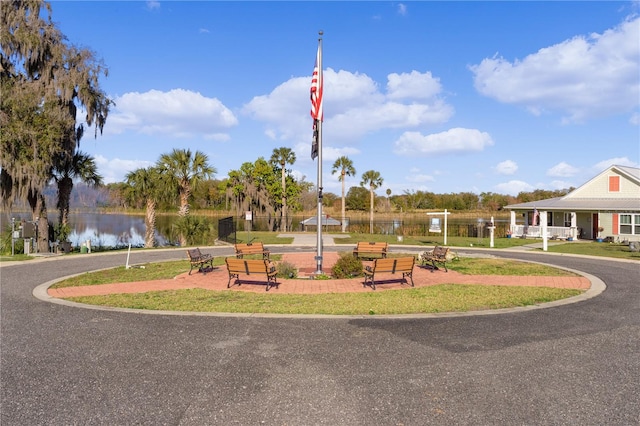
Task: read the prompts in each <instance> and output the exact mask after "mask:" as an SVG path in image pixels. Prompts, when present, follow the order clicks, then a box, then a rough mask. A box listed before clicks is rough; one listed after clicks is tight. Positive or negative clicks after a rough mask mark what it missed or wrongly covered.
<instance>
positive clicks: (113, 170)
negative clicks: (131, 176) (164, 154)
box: [94, 155, 153, 183]
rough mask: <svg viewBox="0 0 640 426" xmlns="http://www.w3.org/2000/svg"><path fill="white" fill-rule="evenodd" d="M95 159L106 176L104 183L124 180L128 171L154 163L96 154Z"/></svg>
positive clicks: (101, 172)
mask: <svg viewBox="0 0 640 426" xmlns="http://www.w3.org/2000/svg"><path fill="white" fill-rule="evenodd" d="M94 160H95V162H96V166H97V167H98V170H100V174H101V175H102V177H103V178H104V183H114V182H124V180H125V178H124V177H125V176H126V174H127V173H129V172H132V171H134V170H136V169H141V168H146V167H149V166H151V165H153V163H152V162H150V161H140V160H122V159H120V158H114V159H111V160H109V159H107V158H105V157H104V156H102V155H96V156H95V157H94Z"/></svg>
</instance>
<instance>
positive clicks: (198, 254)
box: [187, 248, 202, 260]
mask: <svg viewBox="0 0 640 426" xmlns="http://www.w3.org/2000/svg"><path fill="white" fill-rule="evenodd" d="M187 256H189V260H193V259H197V258H199V257H202V253H201V252H200V249H199V248H195V249H190V250H187Z"/></svg>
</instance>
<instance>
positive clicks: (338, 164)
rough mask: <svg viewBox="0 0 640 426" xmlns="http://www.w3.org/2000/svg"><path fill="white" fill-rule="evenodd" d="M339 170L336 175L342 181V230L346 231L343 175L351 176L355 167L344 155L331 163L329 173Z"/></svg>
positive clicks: (354, 171) (354, 172)
mask: <svg viewBox="0 0 640 426" xmlns="http://www.w3.org/2000/svg"><path fill="white" fill-rule="evenodd" d="M338 170H339V171H340V176H338V180H339V181H340V182H342V232H346V230H347V224H346V223H345V219H346V218H345V194H344V185H345V177H346V176H353V175H355V174H356V169H355V168H354V167H353V161H351V160H350V159H349V158H348V157H345V156H344V155H343V156H342V157H340V158H338V159H337V160H336V161H335V163H333V169H332V170H331V174H332V175H334V174H336V172H337V171H338Z"/></svg>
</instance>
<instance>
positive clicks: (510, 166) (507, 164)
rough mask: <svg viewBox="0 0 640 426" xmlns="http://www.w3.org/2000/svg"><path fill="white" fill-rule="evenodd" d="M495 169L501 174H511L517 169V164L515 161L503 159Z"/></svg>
mask: <svg viewBox="0 0 640 426" xmlns="http://www.w3.org/2000/svg"><path fill="white" fill-rule="evenodd" d="M495 170H496V172H497V173H498V174H501V175H512V174H514V173H515V172H517V171H518V164H517V163H516V162H515V161H511V160H505V161H502V162H500V163H498V165H497V166H496V167H495Z"/></svg>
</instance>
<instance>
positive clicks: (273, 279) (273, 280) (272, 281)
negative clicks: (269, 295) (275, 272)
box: [265, 276, 278, 291]
mask: <svg viewBox="0 0 640 426" xmlns="http://www.w3.org/2000/svg"><path fill="white" fill-rule="evenodd" d="M271 287H278V281H277V278H276V277H275V276H274V277H267V289H266V290H265V291H269V289H270V288H271Z"/></svg>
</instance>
